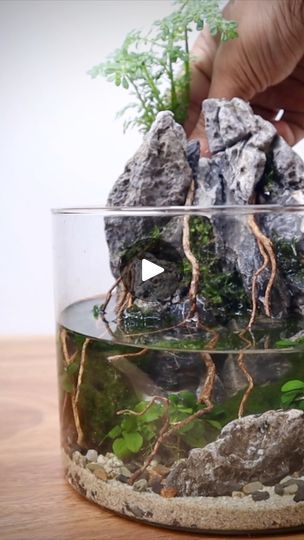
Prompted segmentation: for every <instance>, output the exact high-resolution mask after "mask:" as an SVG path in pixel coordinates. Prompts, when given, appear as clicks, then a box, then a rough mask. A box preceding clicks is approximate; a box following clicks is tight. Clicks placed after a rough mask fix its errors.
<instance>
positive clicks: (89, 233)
mask: <svg viewBox="0 0 304 540" xmlns="http://www.w3.org/2000/svg"><path fill="white" fill-rule="evenodd" d="M204 113H205V122H206V128H207V134H208V138H209V145H210V150H211V152H212V154H213V157H211V158H210V159H207V158H201V159H199V143H198V142H197V141H190V142H187V141H186V137H185V134H184V132H183V129H182V127H181V126H180V125H178V124H177V123H176V122H175V121H174V118H173V115H172V113H170V112H162V113H160V114H159V115H158V116H157V118H156V120H155V122H154V124H153V125H152V128H151V129H150V131H149V133H148V134H147V135H146V136H145V138H144V141H143V143H142V146H141V147H140V149H139V150H138V152H137V153H136V154H135V156H134V157H133V158H132V159H131V160H130V161H129V162H128V164H127V166H126V169H125V171H124V172H123V174H122V175H121V176H120V178H119V179H118V180H117V182H116V184H115V185H114V187H113V189H112V191H111V193H110V196H109V200H108V204H107V207H106V208H103V209H101V208H100V209H99V208H96V209H94V208H92V209H70V210H57V211H55V213H54V222H55V262H56V272H57V279H56V281H57V287H56V288H57V307H58V312H57V320H58V335H57V348H58V372H59V392H60V416H61V441H62V451H63V460H64V469H65V474H66V478H67V480H68V482H69V483H70V484H71V485H72V486H73V487H74V488H75V489H76V490H77V491H79V492H80V493H81V494H82V495H83V496H85V497H87V498H88V499H90V500H91V501H93V502H95V503H97V504H99V505H101V506H104V507H106V508H108V509H111V510H113V511H115V512H118V513H119V514H122V515H124V516H127V517H131V518H134V519H137V520H142V521H145V522H149V523H151V524H156V525H161V526H166V527H171V528H176V529H184V530H191V531H208V532H218V531H220V532H227V533H234V534H237V533H242V532H249V531H258V532H261V531H264V530H265V531H278V530H286V529H297V528H301V527H303V525H304V462H303V459H304V412H303V410H304V362H303V360H304V356H303V355H304V238H303V231H304V206H303V203H304V165H303V162H302V161H301V159H300V158H299V156H298V155H297V154H295V153H294V152H293V150H292V149H291V148H290V147H289V146H288V145H287V144H286V143H285V142H284V141H283V139H281V138H280V137H279V136H278V135H277V133H276V131H275V129H274V128H273V126H272V125H271V124H269V123H268V122H266V121H264V120H262V119H261V118H260V117H258V116H255V115H254V114H253V112H252V110H251V108H250V106H249V105H248V104H247V103H245V102H243V101H241V100H239V99H233V100H231V101H226V100H207V101H205V102H204Z"/></svg>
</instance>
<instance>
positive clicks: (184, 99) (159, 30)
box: [89, 0, 237, 132]
mask: <svg viewBox="0 0 304 540" xmlns="http://www.w3.org/2000/svg"><path fill="white" fill-rule="evenodd" d="M174 4H175V5H176V6H177V9H176V10H175V11H173V13H171V14H170V15H169V16H167V17H164V18H163V19H161V20H158V21H155V22H154V23H153V25H152V27H151V29H150V31H149V32H148V33H146V34H143V33H142V32H140V31H138V30H136V31H132V32H130V33H129V34H128V35H127V36H126V38H125V40H124V42H123V44H122V47H121V48H120V49H117V50H116V51H114V52H113V53H112V54H111V55H110V56H109V57H108V59H107V61H106V62H103V63H101V64H98V65H96V66H94V67H93V68H92V69H91V70H90V71H89V74H90V75H91V76H92V77H93V78H95V77H98V76H99V75H102V76H104V77H106V79H107V80H108V81H110V82H114V83H115V84H116V86H122V87H123V88H125V89H126V90H128V91H129V92H130V93H131V95H132V97H133V98H135V101H133V102H131V103H130V104H129V105H127V106H126V107H125V108H124V109H122V110H121V111H119V113H118V116H125V115H126V113H127V112H129V111H130V110H131V111H132V113H133V115H132V117H131V118H128V119H127V120H125V122H124V129H125V130H126V129H127V128H129V127H133V126H136V127H137V128H139V129H140V130H141V131H144V132H146V131H148V130H149V128H150V127H151V124H152V123H153V121H154V119H155V116H156V114H157V113H158V112H160V111H163V110H170V111H172V112H173V114H174V117H175V120H176V121H177V122H178V123H180V124H183V122H184V121H185V119H186V114H187V109H188V105H189V98H190V81H191V74H190V61H191V55H190V51H189V33H190V32H191V31H192V30H193V28H196V29H197V30H201V29H202V28H203V27H204V25H205V24H208V27H209V30H210V32H211V34H212V35H213V36H214V35H217V34H218V35H219V36H220V39H221V40H223V41H227V40H228V39H233V38H235V37H237V31H236V27H237V24H236V22H235V21H227V20H225V19H224V18H223V16H222V13H221V10H220V7H219V0H175V2H174Z"/></svg>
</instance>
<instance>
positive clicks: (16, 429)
mask: <svg viewBox="0 0 304 540" xmlns="http://www.w3.org/2000/svg"><path fill="white" fill-rule="evenodd" d="M134 537H135V538H144V539H145V540H151V539H161V540H162V539H168V540H177V539H180V540H190V539H191V540H194V539H195V538H204V539H205V540H207V539H209V538H210V539H211V540H220V539H223V536H207V535H205V536H204V535H195V534H188V533H182V532H173V531H169V530H166V529H158V528H154V527H152V526H148V525H142V524H139V523H136V522H132V521H129V520H126V519H124V518H121V517H118V516H116V515H114V514H112V513H111V512H108V511H106V510H102V509H100V508H99V507H96V506H95V505H93V504H92V503H90V502H88V501H86V500H85V499H83V498H81V497H80V496H79V495H78V494H77V493H76V492H74V491H73V490H72V488H70V487H69V486H68V485H67V484H66V483H65V482H64V480H63V478H62V472H61V464H60V454H59V437H58V414H57V388H56V360H55V347H54V339H53V338H37V339H36V338H35V339H34V338H33V339H24V338H23V339H15V340H14V341H13V340H12V339H10V340H8V339H3V338H2V339H0V538H1V540H95V539H96V540H97V539H102V540H110V539H111V540H120V539H126V538H130V539H131V538H134ZM238 538H243V539H245V538H248V536H242V537H238ZM259 538H260V539H262V538H269V537H264V536H263V537H261V536H260V537H259ZM275 538H276V539H281V540H283V539H284V540H288V539H289V540H291V539H292V540H300V539H301V540H303V539H304V533H297V534H289V535H277V536H276V537H275Z"/></svg>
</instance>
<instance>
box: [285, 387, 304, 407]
mask: <svg viewBox="0 0 304 540" xmlns="http://www.w3.org/2000/svg"><path fill="white" fill-rule="evenodd" d="M299 395H301V394H299V392H298V390H295V391H293V392H285V394H282V396H281V403H282V405H284V406H285V407H289V406H290V405H291V404H292V403H293V402H294V401H295V399H296V398H297V397H298V396H299Z"/></svg>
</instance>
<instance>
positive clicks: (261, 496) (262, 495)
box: [251, 491, 270, 502]
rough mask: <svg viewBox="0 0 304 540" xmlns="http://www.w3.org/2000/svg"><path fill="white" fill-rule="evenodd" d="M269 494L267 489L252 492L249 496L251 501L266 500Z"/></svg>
mask: <svg viewBox="0 0 304 540" xmlns="http://www.w3.org/2000/svg"><path fill="white" fill-rule="evenodd" d="M269 497H270V494H269V492H268V491H256V492H255V493H252V495H251V498H252V500H253V501H256V502H258V501H267V499H269Z"/></svg>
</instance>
